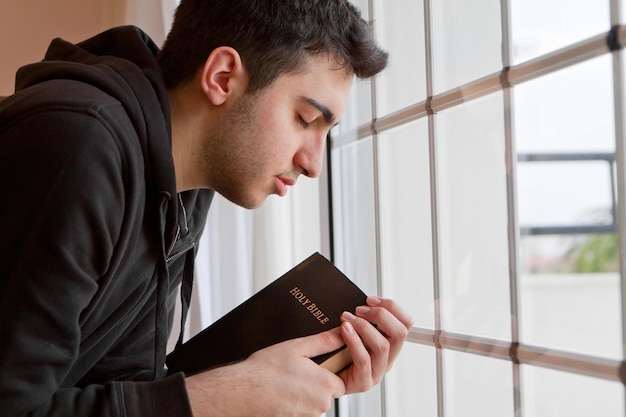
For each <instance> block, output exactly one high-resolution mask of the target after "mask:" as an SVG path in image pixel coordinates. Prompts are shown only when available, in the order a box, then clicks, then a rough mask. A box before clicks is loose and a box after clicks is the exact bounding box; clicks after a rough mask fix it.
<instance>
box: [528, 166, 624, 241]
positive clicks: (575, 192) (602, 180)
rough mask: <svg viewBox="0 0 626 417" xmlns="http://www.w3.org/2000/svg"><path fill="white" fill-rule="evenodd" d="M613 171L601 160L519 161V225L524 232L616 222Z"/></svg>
mask: <svg viewBox="0 0 626 417" xmlns="http://www.w3.org/2000/svg"><path fill="white" fill-rule="evenodd" d="M589 157H590V158H593V155H590V156H589ZM610 157H611V159H612V157H613V155H612V154H610ZM612 169H613V168H612V164H611V163H609V162H607V161H601V160H590V161H567V160H561V161H553V162H522V161H520V162H519V163H518V165H517V191H518V202H519V223H520V226H521V227H522V228H523V229H524V228H532V227H536V226H576V225H605V224H611V223H613V216H612V208H613V203H612V192H613V187H612V185H611V184H612V181H611V173H612Z"/></svg>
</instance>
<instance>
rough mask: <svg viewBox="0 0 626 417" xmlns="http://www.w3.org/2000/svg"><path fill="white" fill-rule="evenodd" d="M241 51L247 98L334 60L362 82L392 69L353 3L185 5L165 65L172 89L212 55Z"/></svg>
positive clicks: (278, 0) (203, 0)
mask: <svg viewBox="0 0 626 417" xmlns="http://www.w3.org/2000/svg"><path fill="white" fill-rule="evenodd" d="M220 46H229V47H232V48H234V49H235V50H237V52H238V53H239V55H240V56H241V59H242V62H243V65H244V67H245V68H246V70H247V71H248V74H249V76H250V83H249V86H248V92H254V91H256V90H258V89H262V88H264V87H267V86H269V85H270V84H272V83H273V82H274V81H275V80H276V78H278V76H279V75H281V74H284V73H291V72H297V71H299V70H302V69H304V68H305V66H306V64H307V62H308V59H309V58H310V56H312V55H315V54H328V55H330V56H331V57H333V58H334V59H335V60H336V61H337V63H338V64H339V65H340V67H341V68H345V69H346V70H348V71H351V72H353V73H354V74H355V75H356V76H357V77H358V78H369V77H372V76H374V75H376V74H377V73H379V72H380V71H382V70H383V69H384V68H385V66H386V65H387V60H388V55H387V53H386V52H385V51H383V50H382V49H381V48H380V47H379V46H378V45H377V44H376V41H375V39H374V37H373V34H372V30H371V28H370V26H369V25H368V23H367V22H366V21H365V20H363V18H362V17H361V14H360V12H359V11H358V10H357V9H356V8H355V7H354V6H353V5H352V4H350V2H349V1H348V0H181V2H180V5H179V6H178V9H177V10H176V15H175V17H174V23H173V25H172V30H171V31H170V33H169V34H168V36H167V39H166V41H165V44H164V45H163V48H162V50H161V51H160V53H159V56H158V59H159V63H160V66H161V68H162V70H163V74H164V77H165V82H166V85H167V86H168V88H174V87H177V86H179V85H180V84H182V83H184V82H186V81H188V80H190V79H191V78H193V77H194V76H195V74H196V73H197V71H198V70H199V69H200V68H201V67H202V65H203V64H204V62H205V61H206V59H207V58H208V57H209V55H210V54H211V52H212V51H213V50H214V49H216V48H218V47H220Z"/></svg>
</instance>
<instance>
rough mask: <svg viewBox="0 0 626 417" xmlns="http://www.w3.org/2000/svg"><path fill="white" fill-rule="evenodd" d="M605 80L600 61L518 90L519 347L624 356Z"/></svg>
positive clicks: (609, 89) (607, 67)
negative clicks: (582, 227) (523, 343)
mask: <svg viewBox="0 0 626 417" xmlns="http://www.w3.org/2000/svg"><path fill="white" fill-rule="evenodd" d="M612 79H613V77H612V63H611V57H610V56H609V55H605V56H602V57H599V58H596V59H593V60H590V61H587V62H584V63H581V64H578V65H575V66H573V67H570V68H567V69H565V70H561V71H558V72H555V73H553V74H549V75H547V76H544V77H541V78H539V79H536V80H532V81H529V82H526V83H523V84H521V85H519V86H518V87H516V88H515V91H514V93H515V97H514V111H515V136H516V142H517V149H518V154H519V156H518V159H519V160H518V164H517V190H518V213H519V223H520V227H521V228H522V229H521V233H520V235H521V239H520V272H521V274H520V308H521V318H520V327H521V336H522V340H523V341H524V342H525V343H529V344H533V345H541V346H548V347H551V348H557V349H563V350H568V351H574V352H580V353H587V354H593V355H601V356H608V357H615V358H621V357H622V356H623V354H622V346H621V337H622V331H621V309H620V296H619V294H620V286H619V250H618V242H617V238H616V235H615V233H614V229H610V228H606V227H607V226H608V227H610V226H611V225H613V226H614V224H615V218H614V216H613V213H614V210H615V207H614V205H613V200H612V193H613V192H614V190H615V189H616V188H615V184H614V180H613V177H612V175H613V170H614V166H613V152H614V149H615V133H614V110H613V85H612ZM572 86H576V88H572ZM533 158H535V159H538V161H537V160H535V161H532V159H533ZM580 226H585V227H586V229H583V230H582V231H581V230H580V229H578V230H577V229H574V227H580ZM603 227H605V228H604V229H603Z"/></svg>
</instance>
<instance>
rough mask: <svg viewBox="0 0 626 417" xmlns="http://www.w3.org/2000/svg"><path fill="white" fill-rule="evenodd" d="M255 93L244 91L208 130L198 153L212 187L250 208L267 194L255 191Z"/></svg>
mask: <svg viewBox="0 0 626 417" xmlns="http://www.w3.org/2000/svg"><path fill="white" fill-rule="evenodd" d="M257 103H258V100H257V96H255V95H249V94H245V95H242V96H240V97H239V98H238V99H237V102H236V103H235V104H234V105H233V107H232V109H230V110H229V111H228V112H227V113H226V114H225V115H224V117H223V120H222V121H221V122H220V123H219V125H218V126H217V127H216V128H215V129H213V131H212V132H210V133H209V135H208V138H207V140H205V141H204V145H203V147H202V150H201V154H200V166H201V167H202V169H203V171H204V173H205V175H206V176H207V178H210V184H212V188H213V189H214V190H215V191H216V192H218V193H219V194H221V195H222V196H223V197H225V198H226V199H228V200H229V201H231V202H233V203H234V204H237V205H238V206H241V207H244V208H247V209H253V208H257V207H258V206H260V205H261V204H262V203H263V201H265V198H266V197H267V195H265V196H262V198H260V196H259V195H258V193H254V192H253V191H254V190H253V189H252V188H251V185H254V182H255V180H258V177H259V175H258V174H259V171H258V169H256V168H257V167H256V164H255V162H258V161H259V159H260V158H262V155H261V150H260V149H259V146H258V140H256V139H255V138H256V136H255V135H256V132H255V126H256V125H257V120H258V108H257V105H258V104H257Z"/></svg>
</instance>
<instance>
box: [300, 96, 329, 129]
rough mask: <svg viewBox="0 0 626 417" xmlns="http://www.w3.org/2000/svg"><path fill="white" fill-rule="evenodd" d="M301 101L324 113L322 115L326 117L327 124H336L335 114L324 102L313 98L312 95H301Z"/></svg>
mask: <svg viewBox="0 0 626 417" xmlns="http://www.w3.org/2000/svg"><path fill="white" fill-rule="evenodd" d="M300 101H303V102H305V103H307V104H309V105H311V106H313V107H315V108H316V109H317V110H319V112H320V113H322V116H323V117H324V121H325V122H326V124H327V125H329V126H334V125H335V124H336V123H335V114H334V113H333V112H332V111H331V110H330V109H329V108H328V107H326V106H325V105H323V104H322V103H320V102H318V101H317V100H315V99H312V98H311V97H305V96H300Z"/></svg>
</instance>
